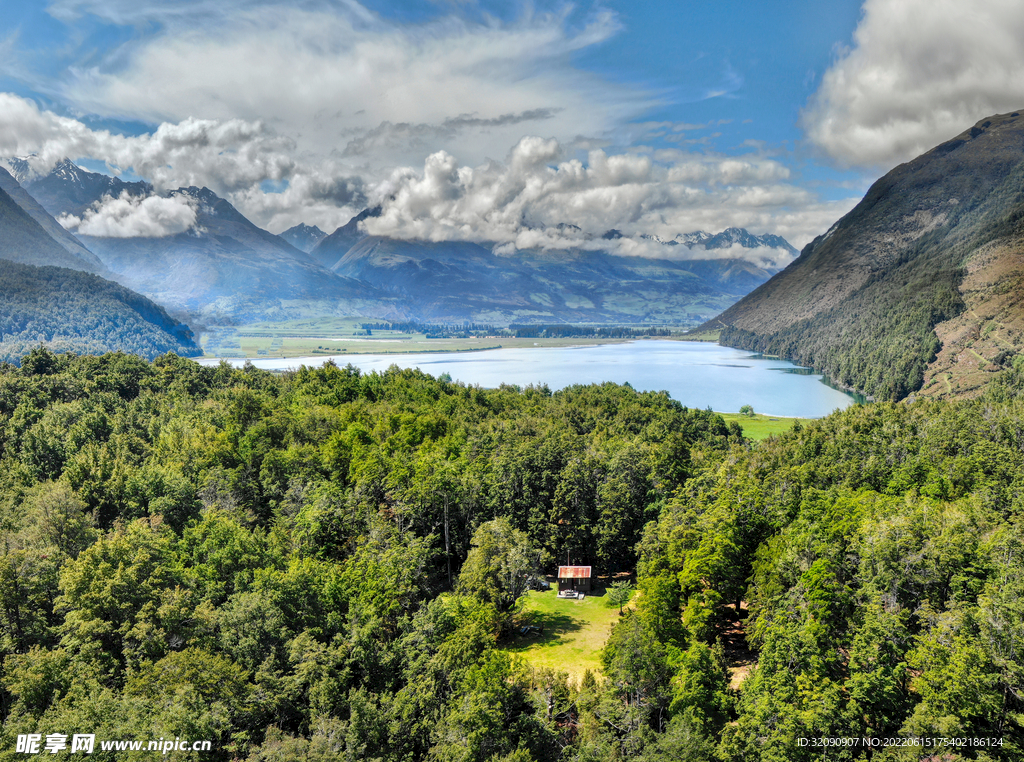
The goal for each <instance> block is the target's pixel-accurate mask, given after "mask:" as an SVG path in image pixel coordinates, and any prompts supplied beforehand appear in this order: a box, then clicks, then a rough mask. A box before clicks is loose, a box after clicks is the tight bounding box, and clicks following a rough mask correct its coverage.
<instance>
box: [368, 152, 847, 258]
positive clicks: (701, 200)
mask: <svg viewBox="0 0 1024 762" xmlns="http://www.w3.org/2000/svg"><path fill="white" fill-rule="evenodd" d="M670 153H671V156H666V155H665V154H664V152H657V153H656V154H655V156H651V155H647V154H639V153H628V154H619V155H609V154H607V153H605V152H604V151H602V150H592V151H590V152H589V154H588V156H587V160H586V162H583V161H581V160H579V159H576V158H567V157H566V156H565V155H564V151H563V149H562V147H561V146H560V144H559V143H558V142H557V141H555V140H548V139H542V138H537V137H530V138H524V139H523V140H521V141H520V142H519V143H518V144H517V145H516V146H515V148H513V149H512V151H511V153H510V154H509V156H508V157H507V159H506V161H505V162H504V163H499V162H495V161H490V162H487V163H485V164H481V165H479V166H476V167H469V166H465V165H462V164H460V163H459V162H458V161H457V160H456V159H455V157H453V156H452V155H450V154H448V153H446V152H443V151H440V152H436V153H434V154H431V155H430V156H429V157H428V158H427V160H426V162H425V163H424V165H423V170H422V171H416V170H413V169H411V168H402V169H399V170H396V171H395V172H394V173H393V174H392V176H391V177H390V178H389V179H388V180H386V181H385V182H382V183H380V184H379V185H378V186H377V187H376V188H375V189H373V190H371V191H370V193H369V196H370V198H371V200H374V201H377V202H379V203H381V204H382V207H383V210H382V213H381V215H380V216H379V217H373V218H369V219H367V220H365V221H364V222H363V223H362V224H363V227H364V229H365V230H366V231H367V232H368V233H370V234H373V235H380V236H387V237H393V238H402V239H420V240H430V241H452V240H470V241H477V242H480V243H489V244H496V245H497V246H498V249H499V250H500V251H502V252H504V253H509V252H511V251H513V250H514V249H553V250H558V249H563V250H564V249H569V248H583V249H609V248H611V249H615V250H616V251H618V252H619V253H622V254H629V255H644V256H658V257H673V258H689V257H691V256H692V255H691V253H690V252H689V250H688V249H686V248H685V247H683V246H674V247H670V248H669V249H666V248H665V247H664V246H663V245H662V244H660V243H657V242H656V241H651V240H649V239H641V238H639V236H641V235H654V236H657V237H659V238H661V239H665V240H668V239H672V238H674V237H675V236H676V235H678V234H680V233H688V232H692V231H694V230H697V229H704V230H710V231H712V232H717V231H720V230H722V229H723V228H725V227H729V226H732V225H735V226H743V227H747V228H749V229H750V230H751V231H752V232H755V233H765V232H776V233H780V234H782V235H785V236H787V237H788V238H789V240H791V242H792V243H794V245H797V246H802V245H803V244H804V243H806V242H808V241H809V240H810V239H811V238H812V237H813V236H814V235H817V234H818V233H820V232H822V231H823V230H825V229H827V227H828V225H830V224H831V223H832V222H834V221H835V219H836V217H838V216H840V215H841V214H843V213H844V212H846V211H848V210H849V209H850V208H851V207H852V206H853V204H854V203H855V202H856V199H850V200H849V201H848V202H841V203H835V204H827V203H822V202H820V201H818V200H817V199H816V198H815V197H814V196H813V195H812V194H810V193H809V192H808V191H806V190H803V189H800V188H798V187H796V186H794V185H789V184H786V183H785V182H782V180H784V179H785V178H786V177H788V172H787V170H786V169H785V168H784V167H782V166H781V165H779V164H778V163H777V162H775V161H774V160H773V159H770V158H766V157H761V156H758V155H749V156H743V157H739V158H737V157H724V156H717V157H716V156H712V155H701V156H695V155H687V154H679V153H678V152H670ZM658 158H662V159H664V158H675V159H677V160H678V163H676V164H673V165H665V164H664V163H662V162H659V161H658V160H657V159H658ZM780 218H783V219H785V223H784V224H783V227H784V228H785V231H784V232H782V231H779V230H778V228H777V224H776V221H777V220H778V219H780ZM613 228H614V229H616V230H619V231H620V232H621V233H622V234H623V235H624V236H625V237H624V238H620V239H616V240H615V241H612V242H609V241H607V240H603V239H601V238H600V236H601V235H602V234H604V233H605V232H607V231H608V230H610V229H613ZM702 256H705V255H703V254H702ZM706 256H714V257H718V256H725V254H724V253H722V252H715V253H714V254H709V255H706ZM757 256H758V257H760V258H765V257H768V258H772V257H775V255H774V254H772V255H769V254H765V253H761V254H758V255H757Z"/></svg>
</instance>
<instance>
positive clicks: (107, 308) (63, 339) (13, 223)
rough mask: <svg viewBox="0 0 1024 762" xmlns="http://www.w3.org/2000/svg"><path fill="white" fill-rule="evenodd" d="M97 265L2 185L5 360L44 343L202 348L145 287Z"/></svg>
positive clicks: (0, 356)
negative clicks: (116, 279)
mask: <svg viewBox="0 0 1024 762" xmlns="http://www.w3.org/2000/svg"><path fill="white" fill-rule="evenodd" d="M5 174H6V173H5ZM6 177H7V178H10V182H14V183H15V185H16V184H17V182H16V181H15V180H14V178H13V177H11V176H10V175H9V174H8V175H6ZM2 179H4V181H5V185H9V183H7V182H6V178H2ZM16 190H17V189H15V191H16ZM42 214H44V215H45V212H43V213H42ZM47 217H48V215H47ZM48 219H49V222H50V223H52V225H56V224H57V223H56V222H54V221H53V218H52V217H48ZM44 222H45V220H44ZM52 225H50V227H52ZM58 227H59V225H58ZM79 246H80V244H79ZM72 248H73V247H72ZM82 250H83V251H84V252H85V255H88V256H91V254H90V252H89V251H88V250H86V249H84V247H83V248H82ZM92 259H95V257H92ZM54 265H56V266H54ZM92 268H93V262H91V261H89V260H87V259H85V258H84V257H79V256H77V255H76V254H75V253H73V252H72V251H69V250H68V248H67V247H66V245H63V244H62V242H58V241H57V240H54V239H53V238H51V237H50V235H49V234H48V233H47V231H46V229H44V227H43V225H41V224H40V222H38V221H37V220H36V219H34V218H33V216H31V215H30V214H29V213H28V212H27V211H25V209H23V208H22V207H21V206H20V205H19V204H18V203H16V202H15V200H14V198H13V197H12V196H11V195H10V194H9V193H8V192H7V191H6V190H4V189H2V188H0V361H3V362H17V361H18V359H19V358H20V357H21V356H23V355H24V354H25V353H27V352H28V351H29V350H31V349H32V348H33V347H35V346H38V345H39V344H40V343H42V344H45V345H46V346H48V347H50V348H51V349H54V350H56V351H74V352H79V353H90V354H100V353H103V352H111V351H118V350H119V351H124V352H132V353H135V354H140V355H143V356H144V357H148V358H153V357H155V356H157V355H160V354H164V353H165V352H176V353H178V354H179V355H185V356H191V355H199V354H202V351H201V350H200V349H199V347H197V346H196V344H195V341H194V340H193V337H192V332H191V331H190V330H189V329H188V327H187V326H185V325H183V324H181V323H179V322H178V321H176V320H174V319H172V318H171V317H170V316H169V315H168V314H167V313H166V312H165V311H164V310H163V308H161V307H159V306H158V305H156V304H154V303H153V302H151V301H150V300H149V299H146V298H145V297H144V296H142V295H141V294H137V293H134V292H133V291H130V290H129V289H127V288H124V287H123V286H119V285H118V284H116V283H112V282H110V281H109V280H106V279H104V278H101V277H99V276H97V275H95V274H93V273H90V272H82V271H83V270H88V269H92Z"/></svg>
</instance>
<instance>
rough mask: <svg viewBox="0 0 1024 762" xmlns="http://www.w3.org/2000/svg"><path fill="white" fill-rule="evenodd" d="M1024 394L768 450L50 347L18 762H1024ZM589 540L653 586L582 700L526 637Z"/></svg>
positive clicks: (372, 384)
mask: <svg viewBox="0 0 1024 762" xmlns="http://www.w3.org/2000/svg"><path fill="white" fill-rule="evenodd" d="M1017 394H1018V389H1017V388H1016V387H1015V386H1014V384H1013V379H1009V380H1007V381H1006V382H1004V383H1003V384H1000V385H998V386H994V387H992V389H990V391H989V392H988V393H987V395H986V396H985V397H984V398H983V399H980V400H977V401H974V402H963V403H953V404H950V403H916V404H914V405H890V404H876V405H871V406H866V407H858V408H854V409H851V410H848V411H846V412H845V413H838V414H835V415H833V416H831V417H829V418H827V419H824V420H822V421H817V422H812V423H808V424H807V425H805V426H803V427H800V428H798V430H796V431H794V432H792V433H791V434H788V435H786V436H782V437H775V438H771V439H768V440H765V441H764V442H762V443H759V444H758V445H757V446H754V445H752V444H751V443H750V442H748V441H746V440H744V439H743V438H742V436H741V432H740V431H739V429H738V428H737V427H736V426H735V425H732V426H731V427H727V426H726V425H725V424H724V422H723V421H722V419H721V418H720V417H719V416H717V415H714V414H713V413H710V412H708V411H699V410H688V409H686V408H684V407H682V406H681V405H679V404H678V403H676V402H674V401H672V400H671V399H670V398H668V397H667V395H664V394H655V393H637V392H635V391H634V390H633V389H631V388H630V387H628V386H617V385H613V384H605V385H600V386H578V387H570V388H568V389H565V390H562V391H560V392H556V393H552V392H551V391H549V390H548V389H547V388H545V387H529V388H526V389H520V388H517V387H502V388H500V389H480V388H477V387H467V386H465V385H462V384H458V383H451V382H449V381H445V380H438V379H433V378H431V377H429V376H426V375H424V374H422V373H420V372H418V371H402V370H398V369H396V368H392V369H391V370H389V371H387V372H385V373H383V374H369V375H363V374H361V373H360V372H359V371H357V370H355V369H354V368H351V367H348V368H339V367H336V366H334V365H331V364H328V365H326V366H324V367H323V368H320V369H306V368H304V369H301V370H300V371H298V372H295V373H292V374H286V375H284V376H275V375H271V374H268V373H264V372H261V371H257V370H255V369H253V368H252V367H251V366H248V367H246V368H244V369H232V368H230V367H229V366H227V365H226V364H221V365H220V366H219V367H214V368H204V367H200V366H198V365H196V364H195V363H193V362H191V361H189V360H186V359H182V358H178V357H176V356H174V355H165V356H162V357H160V358H157V359H156V360H155V361H154V362H152V363H148V362H146V361H143V360H141V359H139V358H136V357H131V356H128V355H121V354H115V355H105V356H102V357H75V356H72V355H54V354H52V353H50V352H48V351H46V350H44V349H37V350H34V351H33V352H32V353H30V354H29V355H28V356H27V357H26V358H25V359H24V361H23V362H22V365H21V367H20V368H14V367H11V366H7V367H6V368H5V369H4V370H3V371H2V372H0V483H2V490H0V522H2V526H0V529H2V533H3V544H2V549H0V553H2V556H0V659H2V662H0V714H2V718H3V726H2V731H0V758H11V759H14V758H23V755H18V754H16V753H15V752H14V751H13V750H14V749H15V742H16V738H17V736H18V735H24V734H28V733H42V734H44V735H45V734H47V733H67V734H71V733H82V732H85V733H93V732H94V733H96V734H97V737H98V738H107V739H119V738H122V739H129V738H142V739H147V738H157V737H164V738H173V737H176V736H180V737H182V738H189V739H211V740H213V741H214V749H213V751H212V752H205V753H193V752H172V753H171V754H170V755H168V758H174V759H193V758H194V759H223V760H228V759H239V760H253V761H254V762H255V761H256V760H266V761H268V762H269V761H270V760H276V761H284V760H382V761H384V760H395V761H396V762H397V761H398V760H402V761H403V762H405V761H410V762H411V761H413V760H446V761H447V760H452V761H455V760H459V761H462V760H466V761H469V760H480V762H528V761H529V760H537V761H538V762H540V761H541V760H552V761H553V760H566V761H569V760H572V761H573V762H584V761H585V760H595V761H596V760H620V759H639V760H648V761H649V762H654V761H656V760H657V761H662V760H664V761H665V762H668V761H669V760H715V759H721V760H737V761H738V760H765V761H767V760H780V761H781V760H802V759H808V760H810V759H821V758H825V759H857V758H860V759H863V758H868V757H869V756H870V758H872V759H884V760H903V759H922V758H925V757H927V756H929V755H930V754H934V752H935V750H934V749H924V748H921V747H915V746H905V747H892V748H877V749H875V750H874V751H873V756H871V752H869V751H867V750H866V749H865V748H864V747H859V748H851V747H846V748H838V749H837V748H831V749H826V750H823V749H822V748H821V747H814V746H801V745H800V743H799V739H800V738H808V739H815V738H822V737H844V736H845V737H858V738H861V737H873V738H879V739H882V738H888V737H904V738H914V737H944V738H945V737H970V738H975V737H976V738H984V739H988V740H989V741H992V740H995V739H1001V741H1002V745H1001V746H991V747H987V748H980V747H977V746H970V747H967V748H958V747H951V748H947V749H943V750H941V754H944V755H945V756H943V757H941V758H942V759H948V760H954V759H961V758H962V759H998V760H1003V759H1005V760H1011V759H1018V758H1020V755H1021V754H1022V750H1021V745H1022V737H1021V720H1022V711H1024V705H1022V697H1024V563H1022V561H1024V559H1022V558H1021V555H1022V553H1024V535H1022V532H1021V526H1020V517H1021V515H1022V508H1024V495H1022V494H1021V490H1022V487H1024V471H1022V469H1021V466H1022V461H1024V404H1022V403H1021V402H1019V401H1018V397H1017ZM566 553H568V554H569V555H570V557H571V558H572V560H573V561H574V562H579V563H591V564H593V565H594V566H595V567H596V568H597V571H598V573H611V572H615V571H620V570H631V569H633V568H634V567H636V568H637V570H638V589H639V597H638V603H637V606H636V608H635V609H633V610H627V611H626V612H625V613H624V614H623V616H622V617H621V618H620V619H619V621H618V624H616V625H615V627H614V628H613V630H612V632H611V635H610V638H609V640H608V642H607V644H606V646H605V648H604V651H603V656H602V663H603V665H604V668H603V671H602V673H601V674H597V675H594V674H590V673H587V674H586V675H585V676H584V677H583V679H582V681H580V682H579V683H575V682H570V681H569V680H568V679H567V677H566V676H565V675H559V674H555V673H552V672H549V671H538V670H533V669H530V668H529V667H528V666H527V665H526V664H525V663H524V662H523V661H521V660H520V659H519V658H518V657H516V656H514V655H512V654H510V653H509V652H508V651H507V650H505V649H504V645H505V644H506V643H507V642H508V637H509V632H510V630H511V629H512V628H513V627H514V626H515V625H516V623H517V622H518V616H519V611H520V609H519V603H520V601H521V598H519V596H520V594H521V593H522V592H523V591H524V590H525V589H526V587H528V586H529V585H530V584H531V582H532V579H533V578H534V577H535V576H536V575H537V574H538V573H540V572H550V571H552V570H553V567H554V565H555V564H556V563H557V561H556V560H555V559H556V558H557V559H562V558H564V557H565V554H566ZM737 611H739V612H742V613H745V612H747V611H749V616H748V617H745V618H744V617H738V615H737ZM738 618H739V619H740V624H741V625H742V629H743V630H745V632H746V635H747V638H748V639H749V641H750V644H751V646H752V647H753V648H754V650H755V655H756V660H757V664H756V666H754V667H753V669H752V670H751V672H750V674H749V676H748V677H747V678H746V680H745V681H744V682H743V683H742V685H741V687H740V689H739V690H736V689H734V688H731V687H730V674H729V670H728V668H729V663H730V660H731V659H734V657H735V653H734V650H735V649H734V644H733V643H732V642H731V641H730V640H729V633H730V632H735V631H736V629H737V619H738ZM823 751H824V753H823ZM62 754H66V753H64V752H62ZM190 755H192V756H190ZM94 756H95V757H97V758H100V759H102V758H109V759H114V758H117V757H116V752H109V751H108V752H103V751H101V750H100V749H99V748H97V749H96V752H95V754H94ZM58 758H61V755H58ZM936 758H939V757H936Z"/></svg>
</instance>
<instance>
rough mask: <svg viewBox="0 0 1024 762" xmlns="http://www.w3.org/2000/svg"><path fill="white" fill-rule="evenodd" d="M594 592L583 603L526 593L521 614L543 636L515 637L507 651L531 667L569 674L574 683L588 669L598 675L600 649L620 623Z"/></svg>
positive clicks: (602, 597)
mask: <svg viewBox="0 0 1024 762" xmlns="http://www.w3.org/2000/svg"><path fill="white" fill-rule="evenodd" d="M595 587H596V586H595ZM595 592H596V595H588V596H587V597H586V598H584V599H583V600H582V601H574V600H566V599H564V598H559V597H558V595H557V593H556V592H555V590H553V589H552V590H546V591H544V592H536V591H534V592H531V593H529V594H528V596H527V598H526V605H525V607H524V612H526V613H528V614H529V615H530V616H531V618H532V620H533V624H534V625H536V626H538V627H543V628H544V633H543V634H542V635H539V636H533V637H521V636H519V635H516V636H514V639H513V641H512V642H511V643H510V644H509V645H508V646H506V648H507V650H508V651H511V652H512V653H517V654H519V655H520V656H522V657H523V658H524V659H525V660H526V661H527V662H528V663H529V664H530V665H531V666H533V667H536V668H544V667H547V668H550V669H554V670H556V671H559V672H568V673H569V676H570V677H571V678H572V679H574V680H579V679H580V678H582V677H583V673H584V672H585V671H586V670H588V669H589V670H590V671H591V672H593V673H594V674H595V675H598V674H600V673H601V649H602V648H603V647H604V644H605V641H606V640H608V633H609V632H610V631H611V627H612V625H613V624H614V623H615V622H617V621H618V619H619V607H618V606H611V605H609V604H608V602H607V599H606V597H605V594H604V589H603V588H596V590H595Z"/></svg>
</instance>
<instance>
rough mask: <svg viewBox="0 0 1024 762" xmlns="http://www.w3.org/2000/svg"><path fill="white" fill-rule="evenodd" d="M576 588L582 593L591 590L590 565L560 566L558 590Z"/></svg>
mask: <svg viewBox="0 0 1024 762" xmlns="http://www.w3.org/2000/svg"><path fill="white" fill-rule="evenodd" d="M563 590H576V591H577V592H580V593H589V592H590V567H589V566H559V567H558V592H562V591H563Z"/></svg>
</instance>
